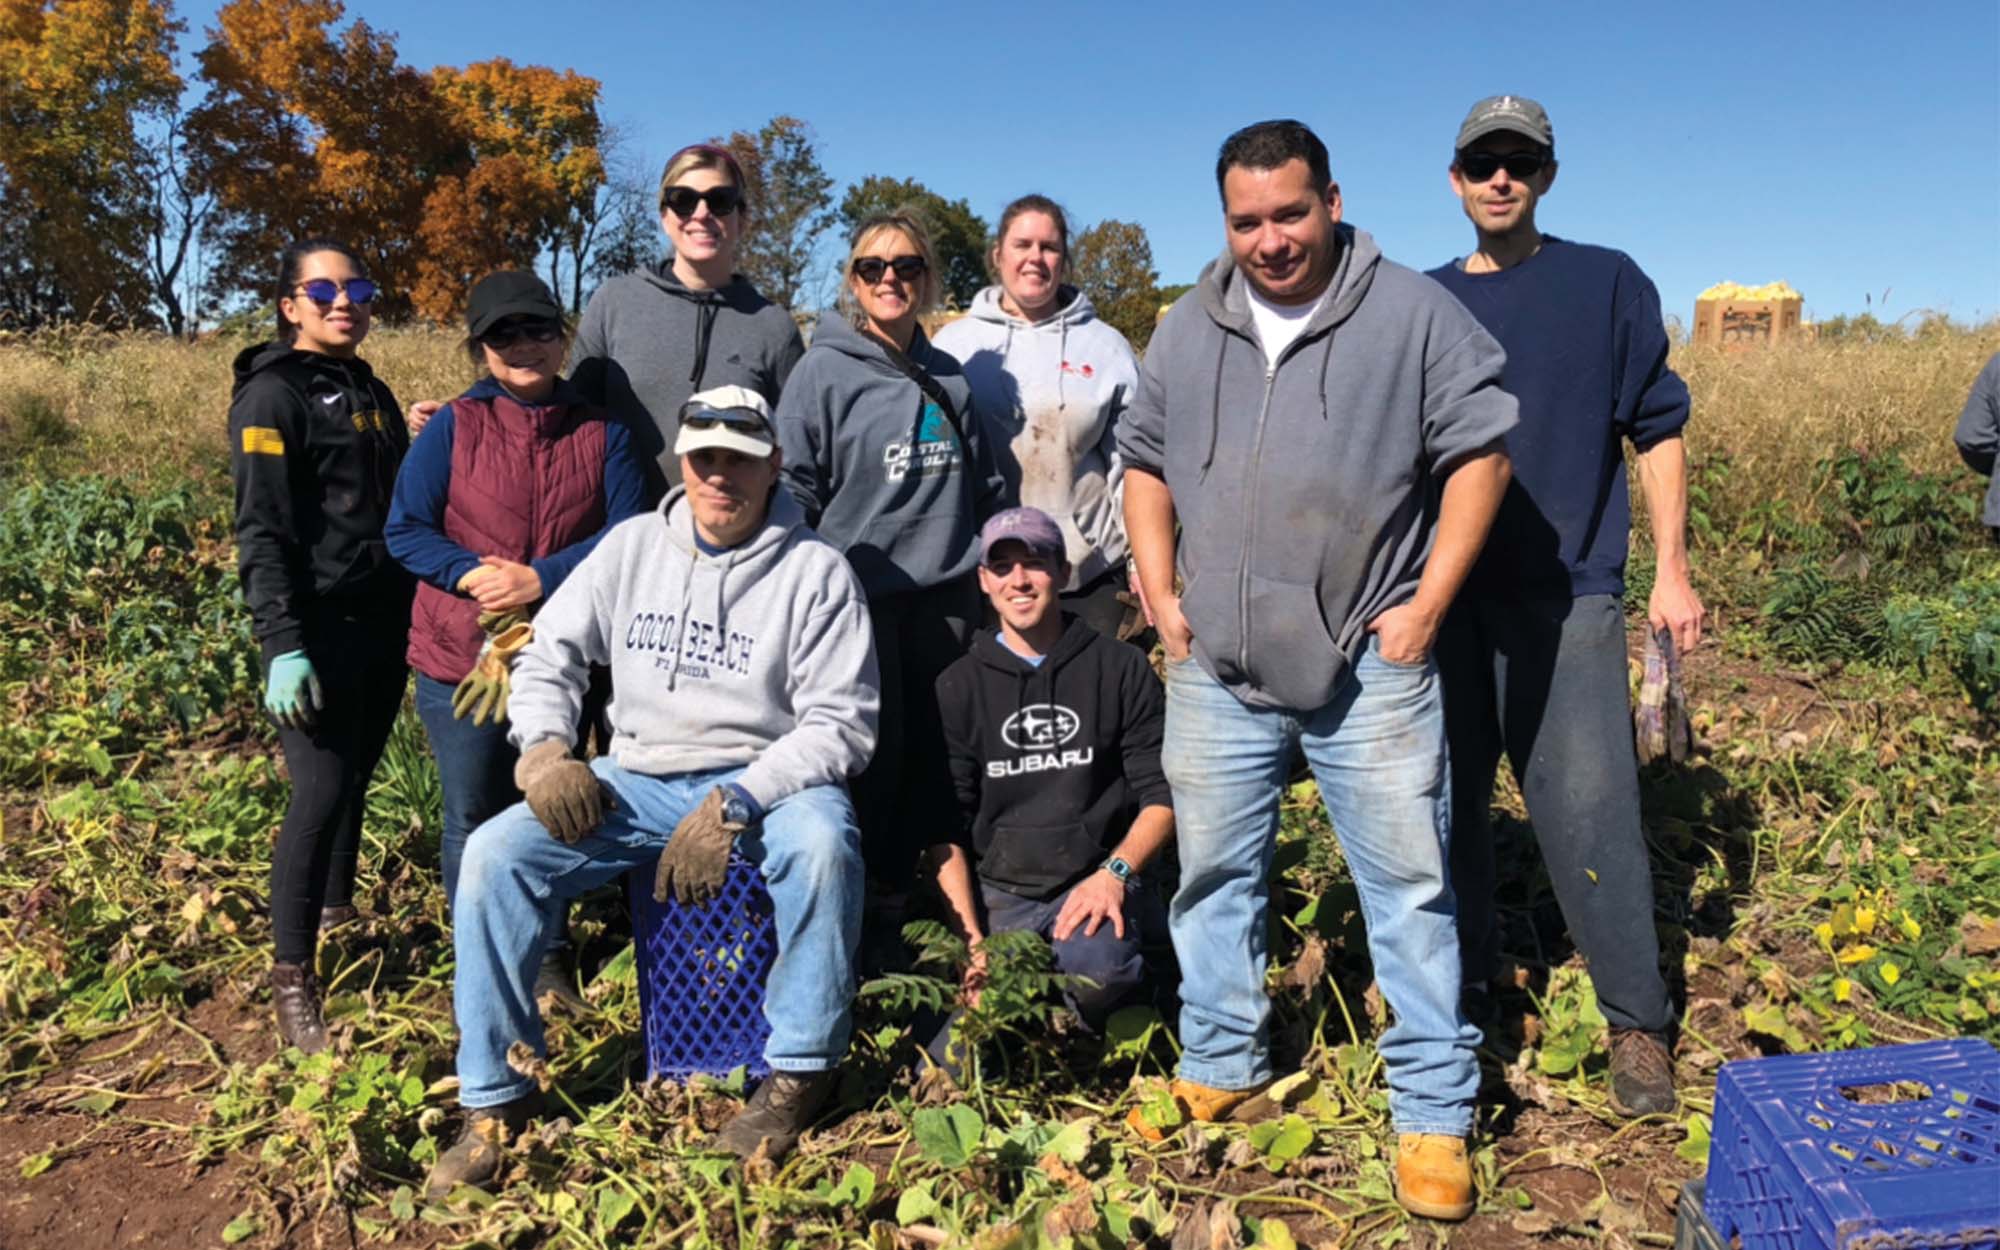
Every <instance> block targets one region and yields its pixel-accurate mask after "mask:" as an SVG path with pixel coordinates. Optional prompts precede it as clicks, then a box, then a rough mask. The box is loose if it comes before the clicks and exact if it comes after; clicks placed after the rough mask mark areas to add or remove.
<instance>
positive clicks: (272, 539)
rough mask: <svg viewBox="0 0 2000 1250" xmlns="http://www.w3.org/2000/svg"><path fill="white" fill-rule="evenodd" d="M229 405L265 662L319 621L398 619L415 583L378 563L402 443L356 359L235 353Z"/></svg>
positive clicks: (405, 442)
mask: <svg viewBox="0 0 2000 1250" xmlns="http://www.w3.org/2000/svg"><path fill="white" fill-rule="evenodd" d="M235 372H236V379H235V385H234V389H233V391H232V394H231V398H230V402H229V465H230V476H231V477H232V478H233V479H234V481H235V486H236V547H237V568H238V571H239V573H240V575H241V577H242V581H243V598H244V600H245V602H247V603H248V604H249V605H250V618H251V624H252V628H253V629H254V631H255V633H256V635H257V642H258V644H259V646H260V647H261V648H262V650H263V653H264V658H265V659H266V660H269V659H271V658H272V657H273V656H278V655H283V654H285V653H286V652H288V651H297V650H300V649H301V648H303V647H304V646H305V634H306V630H305V622H306V619H307V618H308V617H309V616H312V615H314V614H316V613H318V612H320V611H322V610H339V611H357V610H358V611H361V612H364V613H368V614H371V615H373V614H376V613H380V614H382V615H385V616H391V617H393V616H395V615H397V614H399V613H401V614H404V615H405V618H406V619H407V614H408V612H409V608H410V596H411V594H412V593H413V592H414V591H415V588H416V583H415V582H414V581H412V580H411V579H410V575H409V574H407V573H405V572H404V571H403V569H402V567H401V566H400V565H398V564H397V563H396V562H395V561H394V560H393V559H391V558H390V556H389V546H388V544H387V543H386V542H385V541H384V540H383V537H382V529H383V526H384V525H386V524H387V523H388V520H389V502H390V499H391V497H392V495H393V493H394V491H395V486H396V470H397V468H398V466H400V465H401V464H402V462H403V454H404V453H405V452H407V451H408V450H409V448H410V434H409V430H408V428H407V427H406V426H405V425H404V424H403V411H402V409H401V408H399V407H397V406H396V397H395V396H394V395H392V394H390V393H389V388H388V386H386V385H385V384H384V383H383V382H382V380H381V379H380V378H377V377H376V376H375V374H374V372H373V371H372V370H371V369H369V367H368V362H367V361H365V360H360V359H353V360H341V359H337V358H335V357H332V356H328V355H325V354H323V353H320V352H307V351H300V350H298V349H296V348H293V347H290V346H287V345H286V344H283V343H262V344H259V345H257V346H255V347H247V348H245V349H243V351H242V352H240V353H238V354H237V357H236V364H235Z"/></svg>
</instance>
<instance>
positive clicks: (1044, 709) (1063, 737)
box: [1000, 703, 1082, 751]
mask: <svg viewBox="0 0 2000 1250" xmlns="http://www.w3.org/2000/svg"><path fill="white" fill-rule="evenodd" d="M1081 726H1082V722H1081V721H1080V720H1078V719H1077V715H1076V713H1075V712H1072V711H1070V710H1069V709H1068V708H1066V707H1063V706H1062V705H1061V704H1057V703H1031V704H1029V705H1028V706H1027V707H1024V708H1022V709H1021V710H1020V711H1018V712H1016V713H1014V714H1013V715H1012V716H1009V717H1008V718H1007V719H1006V721H1005V722H1004V723H1003V724H1002V725H1001V726H1000V740H1001V741H1002V742H1005V743H1006V744H1007V745H1008V746H1010V747H1013V748H1014V749H1015V750H1017V751H1048V750H1053V749H1054V748H1056V747H1059V746H1061V745H1063V744H1064V743H1065V742H1068V741H1069V740H1070V739H1071V738H1074V737H1076V731H1077V730H1078V729H1079V728H1081Z"/></svg>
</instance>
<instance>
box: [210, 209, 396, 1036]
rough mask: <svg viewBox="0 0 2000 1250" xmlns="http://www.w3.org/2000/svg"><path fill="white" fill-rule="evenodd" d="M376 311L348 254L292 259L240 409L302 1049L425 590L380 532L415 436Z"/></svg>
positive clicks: (348, 890)
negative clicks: (384, 360)
mask: <svg viewBox="0 0 2000 1250" xmlns="http://www.w3.org/2000/svg"><path fill="white" fill-rule="evenodd" d="M374 298H375V284H374V283H373V282H371V281H369V279H368V277H367V273H366V270H365V269H364V268H363V267H362V264H361V261H360V258H359V257H357V256H356V255H355V254H354V252H353V251H352V250H351V249H350V248H348V247H347V246H346V245H345V244H342V243H335V242H332V241H330V240H325V239H311V240H306V241H304V242H300V243H295V244H293V245H292V246H291V247H289V248H286V249H285V253H284V255H283V257H282V258H281V259H280V261H279V267H278V286H277V299H278V337H277V341H275V342H272V343H265V344H261V345H259V346H257V347H252V348H248V349H246V350H245V351H244V352H243V353H242V354H240V355H239V356H237V358H236V386H235V392H234V397H233V399H232V400H231V402H230V406H229V447H230V461H231V476H232V477H233V478H234V479H235V484H236V545H237V559H238V568H239V570H240V572H241V575H242V581H243V597H244V599H245V600H246V601H247V602H248V603H249V605H250V614H251V618H252V621H253V624H254V628H255V631H256V634H257V641H258V645H259V646H260V648H261V649H262V651H263V653H264V664H265V684H264V707H265V710H266V711H267V712H269V713H270V715H271V718H272V720H273V721H275V722H276V723H277V725H278V740H279V742H280V744H281V745H282V746H283V748H284V752H285V766H286V768H287V770H288V771H289V772H290V774H291V781H292V798H291V804H290V806H289V807H288V808H287V809H286V812H285V823H284V825H283V827H282V828H281V829H280V830H279V832H278V846H277V850H276V852H275V854H274V855H273V857H272V862H271V929H272V932H273V935H274V937H275V940H276V947H277V949H276V960H275V962H274V964H273V966H272V968H271V992H272V1001H273V1004H274V1006H275V1007H276V1009H277V1016H278V1032H279V1034H280V1035H282V1036H283V1038H284V1039H285V1041H286V1042H288V1043H290V1044H292V1045H295V1046H297V1047H299V1048H300V1049H301V1050H305V1051H308V1052H310V1051H316V1050H320V1049H322V1048H324V1047H325V1045H326V1040H327V1039H326V1025H325V1023H324V1021H323V1020H322V1019H321V1017H320V1003H319V985H318V981H317V978H316V977H315V975H314V971H313V966H314V957H315V955H316V953H317V950H318V945H319V930H320V929H321V928H322V927H323V926H324V925H327V924H333V923H339V922H340V921H342V920H346V919H351V918H353V916H354V915H355V909H354V906H353V902H352V900H353V892H354V868H355V858H356V855H357V853H358V851H359V848H360V843H361V813H362V808H363V806H364V804H365V796H366V795H367V792H368V781H369V778H370V776H371V775H372V774H373V773H374V771H375V764H376V761H377V760H379V759H380V758H381V755H382V746H383V744H384V743H385V742H386V741H387V740H388V737H389V728H390V725H391V724H393V723H394V721H395V719H396V711H397V709H398V708H399V707H400V706H401V705H402V701H403V685H404V682H405V680H406V679H407V677H408V675H409V671H408V669H407V668H406V667H405V666H404V660H403V649H404V645H405V643H406V641H407V640H408V637H409V630H410V597H411V594H412V592H413V590H414V588H415V583H414V582H413V581H412V580H411V578H410V576H409V574H408V573H406V572H404V571H403V569H402V568H401V566H399V565H398V564H397V563H396V562H395V561H394V560H392V559H391V558H390V557H389V552H388V547H387V545H386V544H385V543H384V542H383V538H382V526H383V523H384V522H385V521H386V520H387V519H388V515H389V500H390V496H391V494H392V493H393V491H394V488H395V483H396V470H397V468H398V467H399V466H400V465H401V464H402V460H403V453H404V452H405V451H407V450H408V449H409V445H410V437H409V434H408V433H407V431H406V430H405V429H404V426H403V414H402V411H401V410H400V409H399V408H398V407H397V406H396V397H395V396H394V395H392V394H390V393H389V388H388V387H387V386H385V385H383V384H382V382H381V381H380V380H378V379H377V378H376V377H375V374H374V372H373V371H372V370H370V369H369V367H368V364H367V362H366V361H364V360H362V359H361V358H360V357H359V356H357V355H356V354H355V353H356V351H357V349H358V348H359V347H360V345H361V340H362V339H363V338H364V337H366V335H367V333H368V321H369V315H368V310H369V304H370V302H371V301H372V300H373V299H374Z"/></svg>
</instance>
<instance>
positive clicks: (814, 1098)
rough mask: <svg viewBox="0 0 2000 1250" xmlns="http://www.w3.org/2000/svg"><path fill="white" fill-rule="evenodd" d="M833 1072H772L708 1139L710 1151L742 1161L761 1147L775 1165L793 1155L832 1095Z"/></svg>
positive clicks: (829, 1070) (830, 1070) (835, 1074)
mask: <svg viewBox="0 0 2000 1250" xmlns="http://www.w3.org/2000/svg"><path fill="white" fill-rule="evenodd" d="M837 1075H838V1074H837V1073H835V1072H834V1071H833V1070H832V1069H828V1070H826V1071H824V1072H773V1073H772V1074H771V1075H769V1076H767V1077H765V1078H764V1083H763V1084H761V1085H759V1086H758V1087H757V1092H756V1093H754V1094H752V1095H750V1101H749V1102H746V1103H744V1104H743V1110H741V1111H739V1112H737V1113H736V1116H735V1118H734V1119H732V1120H730V1121H729V1123H727V1124H725V1125H723V1126H722V1131H721V1132H719V1133H717V1134H716V1135H715V1136H714V1137H712V1138H710V1139H709V1143H708V1145H709V1148H710V1149H711V1150H726V1151H728V1152H729V1153H730V1154H733V1155H735V1156H736V1157H737V1158H739V1159H748V1158H749V1157H750V1156H751V1155H753V1154H756V1153H757V1147H758V1145H759V1144H760V1143H761V1144H762V1145H763V1147H764V1155H765V1157H766V1158H768V1159H771V1160H773V1161H776V1160H778V1159H782V1158H784V1157H785V1156H786V1155H788V1154H790V1153H791V1150H792V1147H793V1146H795V1145H797V1144H798V1141H799V1134H800V1133H803V1132H805V1131H806V1127H807V1126H808V1125H810V1124H811V1123H812V1122H813V1118H814V1117H815V1116H817V1115H818V1114H819V1109H820V1107H821V1106H822V1105H823V1104H824V1103H825V1102H826V1098H827V1095H828V1094H831V1093H832V1092H833V1086H834V1078H835V1077H836V1076H837Z"/></svg>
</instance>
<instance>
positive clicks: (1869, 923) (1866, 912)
mask: <svg viewBox="0 0 2000 1250" xmlns="http://www.w3.org/2000/svg"><path fill="white" fill-rule="evenodd" d="M1854 931H1855V932H1856V933H1873V932H1875V909H1874V908H1873V907H1857V908H1855V909H1854Z"/></svg>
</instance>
